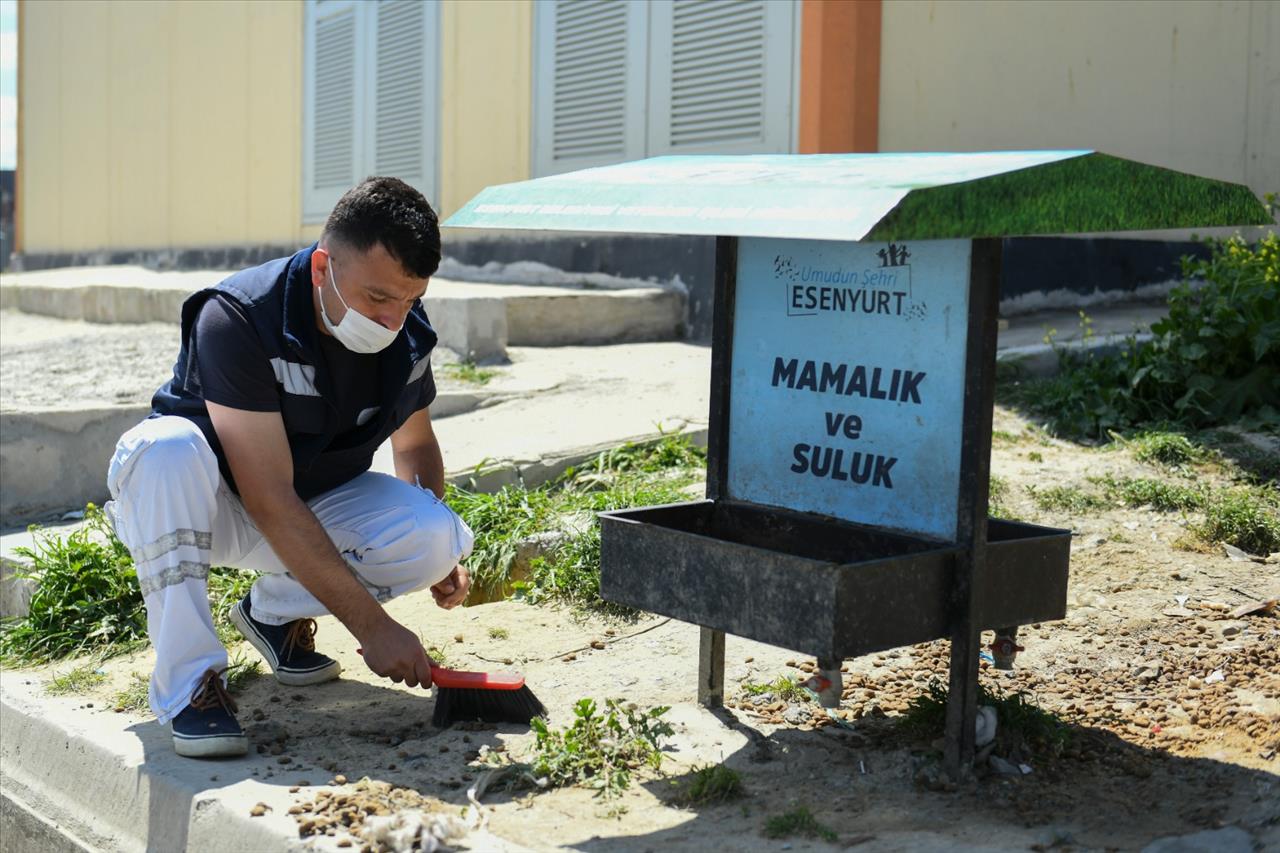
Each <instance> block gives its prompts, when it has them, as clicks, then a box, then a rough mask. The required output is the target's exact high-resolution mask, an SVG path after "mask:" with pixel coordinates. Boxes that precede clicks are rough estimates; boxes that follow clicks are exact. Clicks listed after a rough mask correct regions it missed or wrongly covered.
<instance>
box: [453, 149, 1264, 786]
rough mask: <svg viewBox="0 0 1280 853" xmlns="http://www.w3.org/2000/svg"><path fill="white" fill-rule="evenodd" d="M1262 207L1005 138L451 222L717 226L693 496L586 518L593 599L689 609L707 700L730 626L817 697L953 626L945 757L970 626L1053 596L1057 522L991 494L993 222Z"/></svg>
mask: <svg viewBox="0 0 1280 853" xmlns="http://www.w3.org/2000/svg"><path fill="white" fill-rule="evenodd" d="M1081 188H1087V190H1088V191H1087V192H1085V193H1082V192H1081ZM1268 222H1270V218H1269V217H1268V215H1267V213H1266V210H1265V208H1263V206H1262V205H1261V204H1260V203H1259V202H1258V200H1257V198H1255V197H1254V196H1253V195H1252V193H1251V192H1250V191H1249V190H1248V189H1247V188H1245V187H1241V186H1237V185H1233V184H1226V183H1222V182H1219V181H1213V180H1209V179H1205V178H1199V177H1195V176H1191V175H1185V174H1181V173H1176V172H1171V171H1167V170H1164V169H1160V168H1157V167H1153V166H1147V165H1144V164H1141V163H1135V162H1132V161H1127V160H1121V159H1119V158H1115V157H1110V156H1107V155H1105V154H1100V153H1097V152H1091V151H1021V152H1018V151H1012V152H1010V151H1005V152H987V153H964V154H833V155H811V156H785V155H781V156H771V155H763V156H738V157H722V156H677V157H659V158H655V159H652V160H645V161H640V162H635V163H624V164H620V165H617V166H605V167H601V168H596V169H586V170H583V171H580V172H571V173H567V174H563V175H554V176H551V177H546V178H539V179H537V180H533V181H525V182H522V183H516V184H505V185H501V186H495V187H490V188H488V189H486V190H485V191H484V192H482V193H481V194H480V195H479V196H477V197H476V198H475V199H473V200H472V201H471V202H469V203H468V204H467V205H466V206H465V207H464V208H463V209H462V210H460V211H459V212H458V213H456V214H455V215H454V216H452V217H451V218H450V219H449V220H448V221H447V222H446V223H445V225H446V226H450V227H468V228H487V229H507V228H510V229H526V230H529V229H531V230H557V231H573V232H606V233H609V232H611V233H642V234H643V233H650V234H685V235H706V236H714V237H716V238H717V239H716V265H715V315H714V318H713V337H712V354H711V395H710V417H709V429H708V445H707V500H704V501H692V502H689V503H682V504H673V505H670V506H661V507H650V508H646V509H630V510H623V511H618V512H609V513H604V514H602V516H601V519H600V522H601V576H600V592H601V596H602V597H603V598H605V599H606V600H608V601H612V602H616V603H619V604H625V605H628V606H631V607H636V608H640V609H642V610H648V611H651V612H654V613H658V614H662V615H665V616H670V617H673V618H676V619H681V620H684V621H687V622H691V623H694V624H697V625H700V626H702V630H701V641H700V658H699V661H700V663H699V684H698V698H699V700H700V701H701V702H703V703H704V704H707V705H717V704H719V703H720V702H721V699H722V697H723V692H724V638H725V634H727V633H731V634H736V635H739V636H743V637H748V638H751V639H754V640H759V641H763V642H766V643H770V644H774V645H778V646H782V647H785V648H789V649H795V650H798V651H801V652H806V653H808V654H812V655H814V656H815V657H816V658H817V659H818V666H819V670H820V672H822V673H824V674H826V675H829V676H830V677H829V678H828V679H827V680H826V684H827V687H824V688H823V689H824V690H825V691H827V692H826V693H825V694H823V693H820V696H822V697H823V699H824V702H827V703H828V704H830V703H834V702H837V701H838V700H839V671H840V661H841V660H842V659H844V658H847V657H853V656H856V655H861V654H865V653H867V652H874V651H878V650H881V649H888V648H893V647H896V646H904V645H909V644H913V643H919V642H924V641H928V640H934V639H938V638H944V637H946V638H950V639H951V671H950V678H949V687H950V698H949V701H948V703H947V722H946V738H945V748H944V766H945V768H946V770H947V771H948V772H949V773H950V774H951V775H952V776H953V777H959V776H961V775H963V773H964V771H965V769H966V768H967V767H968V766H969V765H971V764H972V759H973V754H974V735H975V719H976V707H975V704H976V702H975V700H976V697H977V690H978V681H977V675H978V657H979V645H978V644H979V640H980V636H981V631H982V630H983V629H987V628H993V629H997V635H998V639H997V644H998V645H999V658H998V661H997V662H998V663H999V664H1000V665H1003V666H1010V665H1012V658H1013V655H1014V653H1015V652H1016V650H1017V644H1016V639H1015V634H1016V627H1017V626H1018V625H1024V624H1028V623H1033V622H1042V621H1046V620H1051V619H1058V618H1061V617H1062V616H1064V615H1065V613H1066V597H1067V572H1068V559H1069V554H1070V533H1069V532H1068V531H1066V530H1058V529H1055V528H1048V527H1039V526H1035V525H1031V524H1024V523H1020V522H1016V521H1007V520H1001V519H993V518H988V515H987V504H988V486H989V466H990V458H991V421H992V398H993V394H994V387H995V351H996V324H997V321H996V311H997V305H998V300H999V293H1000V258H1001V250H1002V246H1001V241H1000V238H1001V237H1002V236H1005V235H1033V234H1070V233H1081V232H1101V231H1121V230H1140V229H1141V230H1146V229H1159V228H1196V227H1207V226H1217V225H1239V224H1265V223H1268ZM588 416H589V415H588ZM833 682H834V684H832V683H833Z"/></svg>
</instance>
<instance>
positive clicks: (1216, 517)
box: [1194, 487, 1280, 554]
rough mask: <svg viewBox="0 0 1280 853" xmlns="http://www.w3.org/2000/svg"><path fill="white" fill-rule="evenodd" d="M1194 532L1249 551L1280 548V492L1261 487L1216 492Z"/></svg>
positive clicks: (1266, 550) (1253, 552) (1269, 551)
mask: <svg viewBox="0 0 1280 853" xmlns="http://www.w3.org/2000/svg"><path fill="white" fill-rule="evenodd" d="M1194 532H1195V533H1196V535H1198V536H1199V537H1200V538H1202V539H1204V540H1205V541H1207V542H1226V543H1229V544H1231V545H1234V546H1236V547H1237V548H1239V549H1241V550H1242V551H1247V552H1248V553H1250V554H1269V553H1271V552H1272V551H1280V493H1277V492H1276V491H1275V490H1267V489H1265V488H1262V487H1256V488H1247V487H1242V488H1234V489H1227V490H1225V491H1221V492H1218V493H1215V494H1214V495H1213V497H1212V498H1211V499H1210V500H1209V501H1208V503H1207V505H1206V506H1205V508H1204V521H1203V522H1202V523H1200V524H1198V525H1196V526H1195V527H1194Z"/></svg>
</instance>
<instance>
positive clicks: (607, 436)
mask: <svg viewBox="0 0 1280 853" xmlns="http://www.w3.org/2000/svg"><path fill="white" fill-rule="evenodd" d="M32 275H35V273H33V274H32ZM474 287H477V288H479V292H482V293H489V292H491V291H494V290H503V289H506V288H514V289H515V290H516V291H517V292H523V291H542V290H548V288H539V287H522V286H519V285H474ZM627 292H628V291H625V290H620V291H609V292H602V294H601V298H603V299H611V298H616V297H618V296H619V294H626V293H627ZM570 293H572V292H570ZM484 298H489V297H487V296H486V297H484ZM541 298H542V297H540V296H537V295H536V294H535V296H533V297H530V301H528V302H527V303H526V304H527V305H529V306H537V305H542V306H543V307H544V308H545V307H546V304H547V303H541V302H539V301H538V300H539V299H541ZM561 304H565V305H569V304H572V303H567V302H566V303H561ZM600 304H602V303H600V302H596V303H592V305H595V306H598V305H600ZM538 310H542V309H541V308H540V309H538ZM584 310H587V311H588V312H589V311H593V310H595V308H594V307H591V308H588V309H584ZM621 313H623V314H625V313H626V312H625V311H623V312H621ZM1163 314H1164V306H1163V305H1160V304H1154V305H1153V304H1139V305H1120V306H1111V307H1109V308H1108V309H1106V310H1104V311H1101V312H1099V313H1098V314H1097V315H1095V316H1093V317H1092V323H1091V333H1092V334H1091V336H1088V337H1086V335H1085V330H1084V329H1082V328H1081V326H1080V318H1079V315H1078V312H1073V311H1052V312H1041V313H1039V314H1032V315H1025V316H1019V317H1015V318H1012V319H1011V320H1010V322H1009V326H1008V328H1006V329H1004V330H1002V331H1001V332H1000V335H999V351H998V356H997V357H998V359H999V360H1000V363H1001V365H1002V370H1005V371H1007V372H1010V373H1013V374H1015V375H1018V376H1023V377H1025V376H1043V375H1048V374H1052V373H1053V372H1055V371H1056V370H1057V367H1058V356H1057V353H1056V352H1055V351H1054V349H1053V347H1051V346H1050V345H1048V344H1046V343H1045V342H1044V337H1045V335H1046V333H1047V332H1048V331H1049V330H1056V331H1057V334H1056V336H1055V341H1056V343H1057V345H1059V346H1066V347H1069V348H1074V349H1086V348H1087V349H1093V350H1094V351H1097V352H1102V351H1106V350H1107V349H1114V348H1115V347H1117V346H1119V345H1120V343H1121V341H1122V340H1123V338H1124V337H1125V336H1126V335H1128V334H1131V333H1134V332H1135V331H1136V332H1138V333H1140V334H1144V333H1145V332H1144V331H1143V330H1145V329H1146V328H1147V327H1149V325H1150V323H1152V322H1154V321H1155V320H1156V319H1158V318H1159V317H1161V316H1163ZM0 319H3V315H0ZM45 322H46V323H47V322H49V321H47V320H46V321H45ZM638 322H640V327H641V328H642V327H643V325H644V322H647V321H638ZM77 328H79V327H77ZM138 328H150V327H138ZM37 331H38V330H37ZM508 352H509V355H510V358H511V364H510V365H509V366H507V367H505V368H503V369H502V370H501V371H500V373H499V375H498V376H497V377H496V378H495V379H494V380H492V381H491V382H490V383H488V384H487V385H484V386H481V387H472V388H465V387H458V386H456V385H455V386H454V387H453V389H452V390H444V389H442V393H441V395H440V397H439V398H438V400H437V402H436V403H435V405H434V406H433V408H432V414H433V417H435V418H436V419H437V420H439V421H440V423H439V424H438V431H439V432H440V435H441V439H442V441H443V442H444V448H445V454H446V465H447V467H448V470H449V471H450V472H451V473H452V474H453V475H457V476H462V475H470V474H472V473H474V472H481V475H479V476H478V477H477V480H476V482H477V486H478V487H483V488H497V487H500V485H501V484H502V483H505V482H515V481H517V480H519V479H520V478H522V477H537V476H550V474H551V472H554V471H558V470H562V469H563V467H564V463H563V460H562V459H560V457H562V456H563V455H564V454H565V453H566V452H568V451H572V450H575V449H579V448H584V447H596V446H602V445H606V444H609V443H611V442H612V443H614V444H617V443H621V442H623V441H625V440H628V439H631V438H636V437H640V436H646V435H652V434H654V433H655V432H656V431H657V429H658V424H663V425H665V426H668V427H673V428H679V429H683V428H687V427H691V426H692V427H695V428H697V427H704V426H705V425H706V417H707V392H708V389H709V383H710V349H709V348H707V347H703V346H696V345H691V344H682V343H656V344H628V345H619V346H603V347H557V348H541V347H512V348H511V349H510V350H509V351H508ZM445 383H446V381H442V384H445ZM144 414H145V407H139V406H136V405H135V406H134V407H132V408H130V407H128V406H121V407H112V406H97V407H85V408H84V409H82V410H76V409H69V410H65V411H64V410H50V411H47V412H46V411H43V410H41V411H10V412H0V462H2V463H3V465H4V483H3V489H2V490H0V520H4V521H8V522H12V521H15V520H29V519H35V518H37V517H40V515H41V514H42V513H48V512H52V511H56V510H65V509H74V508H76V507H77V506H83V505H84V502H85V501H88V500H94V501H101V500H103V499H105V497H106V495H105V486H104V484H103V482H102V480H103V477H104V476H105V475H104V471H105V465H106V460H107V459H108V458H109V456H110V453H111V449H112V448H113V447H114V446H115V440H116V438H117V437H118V436H119V435H120V433H122V432H123V431H124V430H125V429H127V428H128V427H129V426H132V425H133V423H136V422H137V420H139V419H140V418H141V417H142V416H143V415H144ZM549 425H554V426H549ZM570 455H571V454H570ZM557 459H560V461H556V460H557ZM545 460H550V461H545ZM375 468H376V469H377V470H384V471H390V470H391V459H390V448H389V447H384V448H383V450H382V451H381V452H380V454H379V456H378V458H377V459H376V460H375ZM540 470H541V471H543V472H544V474H543V475H539V474H537V472H538V471H540Z"/></svg>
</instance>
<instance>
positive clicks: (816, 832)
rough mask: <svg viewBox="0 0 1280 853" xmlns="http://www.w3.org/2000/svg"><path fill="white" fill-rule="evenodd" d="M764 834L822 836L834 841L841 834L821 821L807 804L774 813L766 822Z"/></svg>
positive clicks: (776, 836) (778, 836)
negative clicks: (781, 812)
mask: <svg viewBox="0 0 1280 853" xmlns="http://www.w3.org/2000/svg"><path fill="white" fill-rule="evenodd" d="M764 834H765V837H767V838H790V837H791V836H793V835H803V836H805V837H806V838H821V839H822V840H823V841H828V842H834V841H835V840H836V839H837V838H838V837H839V836H838V835H836V832H835V830H834V829H832V828H831V827H829V826H826V825H825V824H822V823H819V822H818V819H817V818H816V817H814V816H813V813H812V812H811V811H809V809H808V807H806V806H797V807H796V808H794V809H792V810H791V811H789V812H785V813H783V814H780V815H774V816H773V817H771V818H769V819H768V820H766V821H765V823H764Z"/></svg>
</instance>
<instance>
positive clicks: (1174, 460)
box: [1124, 430, 1208, 469]
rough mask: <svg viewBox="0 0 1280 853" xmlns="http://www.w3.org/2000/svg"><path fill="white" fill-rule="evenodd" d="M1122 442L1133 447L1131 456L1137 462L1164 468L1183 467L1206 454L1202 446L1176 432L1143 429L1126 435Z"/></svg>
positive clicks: (1202, 458) (1201, 460) (1201, 458)
mask: <svg viewBox="0 0 1280 853" xmlns="http://www.w3.org/2000/svg"><path fill="white" fill-rule="evenodd" d="M1124 443H1125V444H1126V445H1128V446H1129V447H1131V448H1132V449H1133V456H1134V458H1135V459H1137V460H1138V461H1139V462H1147V463H1149V464H1152V465H1160V466H1163V467H1165V468H1175V469H1180V468H1184V467H1186V466H1187V465H1191V464H1193V463H1195V462H1203V461H1204V460H1205V459H1206V457H1207V455H1208V454H1207V453H1206V452H1205V450H1204V448H1203V447H1200V446H1199V445H1197V444H1194V443H1192V441H1191V439H1189V438H1187V437H1186V436H1185V435H1183V434H1181V433H1177V432H1165V431H1163V430H1143V431H1141V432H1138V433H1136V434H1134V435H1131V436H1128V437H1126V438H1125V439H1124Z"/></svg>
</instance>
